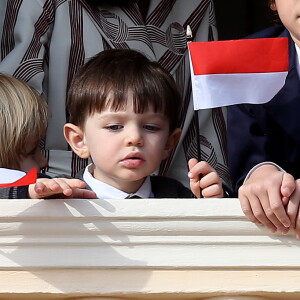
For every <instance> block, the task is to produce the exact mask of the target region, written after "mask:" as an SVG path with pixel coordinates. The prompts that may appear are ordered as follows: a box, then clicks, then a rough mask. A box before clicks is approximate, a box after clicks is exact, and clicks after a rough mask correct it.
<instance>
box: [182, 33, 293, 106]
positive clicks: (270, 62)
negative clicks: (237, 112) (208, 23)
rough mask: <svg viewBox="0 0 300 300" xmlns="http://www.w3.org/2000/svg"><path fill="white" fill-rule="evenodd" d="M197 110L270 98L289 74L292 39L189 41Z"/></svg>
mask: <svg viewBox="0 0 300 300" xmlns="http://www.w3.org/2000/svg"><path fill="white" fill-rule="evenodd" d="M188 48H189V53H190V64H191V76H192V89H193V99H194V109H195V110H198V109H206V108H213V107H222V106H228V105H233V104H240V103H252V104H261V103H266V102H268V101H270V100H271V99H272V98H273V97H274V96H275V95H276V94H277V93H278V92H279V90H280V89H281V88H282V87H283V85H284V83H285V79H286V76H287V73H288V67H289V58H288V39H287V38H264V39H245V40H230V41H216V42H190V43H188Z"/></svg>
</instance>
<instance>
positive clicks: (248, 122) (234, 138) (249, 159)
mask: <svg viewBox="0 0 300 300" xmlns="http://www.w3.org/2000/svg"><path fill="white" fill-rule="evenodd" d="M227 118H228V122H227V134H228V165H229V171H230V175H231V180H232V184H233V189H234V192H235V195H237V191H238V188H239V187H240V186H241V185H242V184H243V181H244V179H245V177H246V175H247V174H248V172H249V171H250V170H251V168H253V167H254V166H255V165H257V164H258V163H260V162H263V161H268V160H269V157H268V156H267V153H266V144H267V136H266V134H265V132H264V130H263V128H262V127H261V125H260V124H259V122H258V121H257V120H256V118H255V117H254V114H252V113H251V105H249V106H246V105H233V106H230V107H228V110H227Z"/></svg>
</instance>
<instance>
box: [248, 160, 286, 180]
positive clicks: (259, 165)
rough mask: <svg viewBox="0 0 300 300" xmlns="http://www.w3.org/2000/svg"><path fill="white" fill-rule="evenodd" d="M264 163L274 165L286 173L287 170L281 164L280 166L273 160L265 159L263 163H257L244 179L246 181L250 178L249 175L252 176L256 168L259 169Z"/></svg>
mask: <svg viewBox="0 0 300 300" xmlns="http://www.w3.org/2000/svg"><path fill="white" fill-rule="evenodd" d="M264 165H272V166H274V167H276V168H277V169H278V171H282V172H284V173H285V170H284V169H282V168H281V167H280V166H278V165H277V164H275V163H273V162H271V161H264V162H262V163H259V164H257V165H256V166H254V167H253V168H252V169H251V170H250V171H249V172H248V174H247V176H246V178H245V180H244V183H245V182H246V181H247V180H248V179H249V177H250V176H251V174H252V173H253V172H254V171H255V170H257V169H258V168H259V167H261V166H264Z"/></svg>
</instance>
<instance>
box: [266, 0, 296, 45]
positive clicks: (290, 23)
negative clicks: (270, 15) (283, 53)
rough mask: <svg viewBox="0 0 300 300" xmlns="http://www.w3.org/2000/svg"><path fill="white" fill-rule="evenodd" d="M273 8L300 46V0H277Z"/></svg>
mask: <svg viewBox="0 0 300 300" xmlns="http://www.w3.org/2000/svg"><path fill="white" fill-rule="evenodd" d="M271 8H272V9H273V10H277V12H278V15H279V18H280V20H281V22H282V23H283V25H284V26H285V27H286V29H287V30H288V31H289V32H290V34H291V36H292V38H293V40H294V42H295V43H296V44H297V45H298V46H300V0H275V4H274V5H271Z"/></svg>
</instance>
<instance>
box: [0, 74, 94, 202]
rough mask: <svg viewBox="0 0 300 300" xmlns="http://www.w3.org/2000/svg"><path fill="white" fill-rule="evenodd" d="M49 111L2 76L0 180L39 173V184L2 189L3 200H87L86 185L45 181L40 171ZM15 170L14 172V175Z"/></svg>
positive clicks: (25, 89)
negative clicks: (66, 198) (46, 198)
mask: <svg viewBox="0 0 300 300" xmlns="http://www.w3.org/2000/svg"><path fill="white" fill-rule="evenodd" d="M47 121H48V108H47V104H46V102H45V100H44V99H43V98H42V97H40V96H39V95H38V94H37V93H36V92H35V91H33V90H32V89H31V88H30V87H29V86H28V85H27V84H26V83H24V82H22V81H20V80H18V79H16V78H14V77H12V76H8V75H4V74H0V130H1V131H0V148H1V151H0V177H1V175H2V177H1V178H2V182H0V183H3V178H4V177H5V176H7V175H9V176H12V178H13V177H22V176H23V175H24V174H25V173H27V172H29V171H30V170H32V169H33V168H35V169H36V170H37V172H39V174H38V177H45V178H40V179H37V182H36V183H34V184H30V185H25V186H23V185H21V186H15V187H10V188H0V198H44V197H49V196H52V195H54V194H55V195H56V194H57V195H59V194H62V195H64V196H73V197H75V196H78V197H79V196H80V197H88V196H89V195H90V196H93V194H91V193H89V192H87V191H86V190H81V188H83V187H85V183H84V182H82V181H80V180H77V179H64V178H55V179H50V178H46V177H47V176H45V175H44V174H42V173H40V171H41V170H42V169H44V168H46V167H47V160H46V158H45V156H44V155H43V154H42V153H41V151H40V147H39V144H40V142H41V140H42V138H43V137H44V135H45V132H46V128H47ZM13 170H14V171H13Z"/></svg>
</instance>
